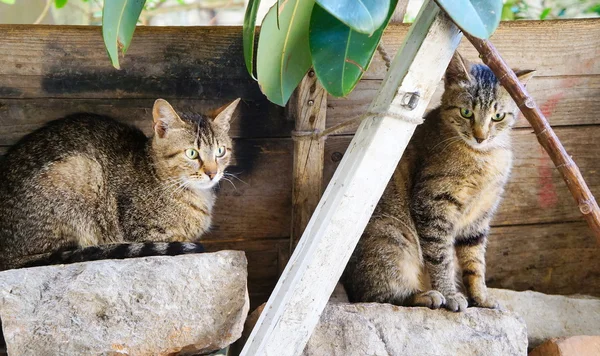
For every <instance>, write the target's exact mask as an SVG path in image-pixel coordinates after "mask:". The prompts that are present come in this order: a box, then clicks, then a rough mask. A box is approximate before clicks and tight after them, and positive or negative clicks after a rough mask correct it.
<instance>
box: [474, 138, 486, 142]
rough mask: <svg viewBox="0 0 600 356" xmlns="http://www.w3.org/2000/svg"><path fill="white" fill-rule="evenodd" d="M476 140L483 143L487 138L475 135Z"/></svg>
mask: <svg viewBox="0 0 600 356" xmlns="http://www.w3.org/2000/svg"><path fill="white" fill-rule="evenodd" d="M475 141H477V143H482V142H483V141H485V138H481V137H475Z"/></svg>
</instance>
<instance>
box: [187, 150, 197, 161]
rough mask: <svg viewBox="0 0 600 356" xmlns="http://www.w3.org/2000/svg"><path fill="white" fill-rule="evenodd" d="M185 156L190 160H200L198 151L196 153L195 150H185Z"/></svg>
mask: <svg viewBox="0 0 600 356" xmlns="http://www.w3.org/2000/svg"><path fill="white" fill-rule="evenodd" d="M185 155H186V156H187V158H189V159H196V158H198V151H196V150H195V149H193V148H188V149H187V150H185Z"/></svg>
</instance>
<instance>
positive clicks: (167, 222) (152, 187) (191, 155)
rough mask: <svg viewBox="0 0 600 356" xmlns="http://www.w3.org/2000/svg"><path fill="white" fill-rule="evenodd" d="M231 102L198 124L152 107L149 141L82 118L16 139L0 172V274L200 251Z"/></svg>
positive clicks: (223, 155)
mask: <svg viewBox="0 0 600 356" xmlns="http://www.w3.org/2000/svg"><path fill="white" fill-rule="evenodd" d="M239 100H240V99H237V100H235V101H234V102H233V103H231V104H229V105H228V106H226V107H223V108H221V109H219V110H217V111H216V112H215V115H213V117H212V118H204V117H201V116H199V115H190V116H189V117H183V116H182V117H180V116H179V115H178V114H177V113H176V112H175V110H173V108H172V107H171V106H170V105H169V103H167V102H166V101H165V100H162V99H158V100H157V101H156V102H155V104H154V108H153V111H152V114H153V117H154V135H153V137H152V138H147V137H146V136H145V135H144V134H143V133H142V132H141V131H140V130H138V129H136V128H133V127H130V126H127V125H124V124H121V123H118V122H116V121H114V120H112V119H110V118H107V117H102V116H96V115H90V114H78V115H72V116H69V117H67V118H64V119H61V120H57V121H53V122H50V123H49V124H47V125H46V126H45V127H43V128H41V129H39V130H37V131H35V132H33V133H31V134H30V135H28V136H26V137H24V138H23V139H22V140H21V141H19V142H18V143H17V144H16V145H15V146H14V147H12V148H11V149H10V150H9V151H8V153H7V154H6V156H5V157H4V159H3V161H2V166H1V167H0V201H2V204H0V256H2V257H1V259H0V270H5V269H9V268H17V267H23V266H33V265H41V264H51V263H67V262H76V261H84V260H94V259H102V258H125V257H136V256H148V255H155V254H168V255H174V254H180V253H187V252H199V251H200V250H201V248H202V246H201V245H200V244H197V243H192V242H187V241H195V240H197V239H198V238H199V237H200V236H201V235H202V234H203V233H205V232H206V231H207V230H208V229H209V227H210V224H211V215H212V209H213V204H214V202H215V193H214V192H213V189H212V188H213V187H214V186H215V184H216V183H217V182H218V181H219V179H221V177H222V176H223V172H224V170H225V168H226V167H227V165H228V164H229V161H230V159H231V155H232V147H231V146H232V141H231V139H230V138H229V136H228V131H229V120H230V118H231V116H232V114H233V112H234V111H235V109H236V107H237V105H238V103H239ZM144 242H145V243H144ZM161 242H162V243H161Z"/></svg>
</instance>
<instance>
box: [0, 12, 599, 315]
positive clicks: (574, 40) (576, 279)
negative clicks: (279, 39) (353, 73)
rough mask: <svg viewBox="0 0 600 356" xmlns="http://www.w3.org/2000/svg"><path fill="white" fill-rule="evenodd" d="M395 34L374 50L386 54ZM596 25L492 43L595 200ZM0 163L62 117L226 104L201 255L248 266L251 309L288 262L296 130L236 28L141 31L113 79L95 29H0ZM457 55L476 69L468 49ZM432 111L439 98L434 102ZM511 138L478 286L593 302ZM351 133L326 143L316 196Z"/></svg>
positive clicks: (570, 218)
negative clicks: (217, 179) (215, 195)
mask: <svg viewBox="0 0 600 356" xmlns="http://www.w3.org/2000/svg"><path fill="white" fill-rule="evenodd" d="M407 30H408V26H407V25H394V26H391V28H390V29H388V31H387V32H386V34H385V36H384V43H385V45H386V48H387V49H388V51H390V52H392V51H395V50H396V49H397V48H398V46H399V45H400V44H401V42H402V39H403V38H404V36H405V34H406V33H407ZM598 38H600V21H599V20H570V21H561V22H555V21H547V22H513V23H503V24H502V25H501V26H500V28H499V30H498V31H497V33H496V34H495V35H494V37H493V38H492V41H493V42H494V44H495V45H496V46H497V47H498V49H499V50H500V51H501V53H502V54H503V56H504V57H505V59H506V60H507V61H508V63H510V64H511V65H514V66H518V67H520V68H535V69H537V70H538V73H537V74H538V76H537V77H536V78H535V79H534V80H533V81H532V82H531V85H530V90H531V93H532V95H533V96H534V97H535V98H536V100H537V102H538V103H539V104H540V105H542V107H543V109H544V111H545V113H546V114H547V115H548V116H549V118H550V121H551V123H552V124H553V126H554V127H555V128H556V132H557V135H558V136H559V137H560V138H561V139H562V140H563V143H564V144H565V146H566V148H567V150H568V151H569V153H570V154H572V155H573V156H574V158H575V160H576V161H577V163H578V164H579V166H580V168H581V170H582V173H583V176H584V177H585V178H586V180H587V181H588V184H589V185H590V188H591V189H592V192H594V193H596V194H600V175H599V174H598V171H597V168H600V166H599V163H598V158H600V142H598V141H597V140H596V139H595V137H597V136H598V135H600V118H599V116H598V115H597V113H598V112H600V100H598V98H600V79H599V78H600V76H599V74H600V60H599V59H598V58H600V41H599V40H598ZM0 53H3V54H4V56H3V58H2V60H0V153H1V152H3V151H5V149H6V147H7V146H9V145H11V144H13V143H14V142H16V141H17V140H18V139H19V138H20V137H22V136H23V135H24V134H26V133H28V132H30V131H31V130H34V129H35V128H37V127H39V126H41V125H42V124H43V123H45V122H47V121H49V120H52V119H56V118H59V117H61V116H62V115H65V114H68V113H73V112H81V111H90V112H95V113H99V114H108V115H111V116H113V117H115V118H117V119H120V120H123V121H126V122H130V123H134V124H136V125H138V126H139V127H141V128H142V129H143V130H144V131H145V132H150V127H151V126H150V123H151V106H152V103H153V101H154V100H155V99H156V98H158V97H162V98H165V99H167V100H169V101H170V102H171V103H172V104H173V105H174V106H175V107H176V108H178V109H185V110H194V111H199V112H204V111H207V110H210V109H212V108H215V107H218V106H220V105H222V104H224V103H225V102H227V101H229V100H232V99H234V98H236V97H242V98H243V102H244V105H243V110H242V113H241V116H240V117H239V118H237V119H236V120H235V122H234V123H233V125H232V131H231V133H232V135H233V136H234V137H235V143H236V144H235V149H236V160H235V165H234V166H233V167H232V168H231V169H230V171H231V172H232V173H236V174H237V175H238V177H239V178H240V180H241V181H236V182H235V185H236V186H235V187H233V186H231V185H230V184H229V183H227V182H225V183H222V184H221V190H220V196H219V199H218V203H217V209H216V213H215V214H216V215H215V226H214V230H213V232H212V233H211V234H210V235H208V236H206V238H205V241H206V245H207V247H208V248H209V249H211V250H219V249H225V248H227V249H242V250H245V251H246V252H247V256H248V260H249V274H250V276H249V288H250V294H251V298H252V302H253V305H256V304H258V303H261V302H263V301H265V300H266V299H267V297H268V295H269V293H270V291H271V289H272V288H273V286H274V285H275V283H276V280H277V276H278V274H279V272H280V271H281V269H282V268H283V264H284V263H285V261H286V260H287V258H288V254H289V235H290V224H291V221H290V216H291V187H292V180H291V172H292V152H293V144H292V141H291V138H290V132H291V130H292V129H293V127H294V123H293V122H291V121H290V120H288V119H287V118H286V117H285V115H284V111H283V109H282V108H279V107H276V106H274V105H271V104H269V103H268V102H267V101H266V100H265V99H264V97H263V96H262V94H261V93H260V91H259V90H258V86H257V85H256V83H254V82H253V81H252V80H251V79H250V78H249V76H248V74H247V73H246V70H245V67H244V64H243V57H242V39H241V28H239V27H192V28H189V27H188V28H180V27H162V28H152V27H140V28H138V29H137V30H136V33H135V36H134V40H133V43H132V45H131V47H130V49H129V51H128V53H127V56H126V57H125V58H124V59H123V60H122V68H123V69H122V70H120V71H117V70H114V69H113V68H112V67H111V66H110V62H109V60H108V58H107V56H106V52H105V50H104V47H103V43H102V36H101V32H100V29H99V28H96V27H60V28H59V27H47V26H14V25H10V26H8V25H4V26H0ZM461 53H463V54H465V55H466V57H468V58H471V59H476V54H475V51H474V50H473V49H472V48H470V46H469V45H468V44H467V43H463V44H462V45H461ZM384 68H385V67H384V65H383V62H382V61H381V60H380V58H379V57H378V56H377V55H376V58H375V60H374V62H373V64H372V66H371V69H370V70H369V71H368V73H366V75H365V79H364V80H363V81H362V82H361V83H360V84H359V85H358V87H357V89H356V90H355V91H354V92H353V93H352V94H351V95H350V97H349V98H346V99H340V98H329V99H328V110H327V121H328V122H327V124H328V126H329V125H332V124H335V123H338V122H341V121H343V120H346V119H348V118H350V117H352V116H353V115H355V114H356V113H359V112H361V111H362V110H364V108H365V107H366V105H367V104H368V103H369V102H370V100H371V99H372V97H373V95H374V94H375V92H376V90H377V88H378V86H379V84H380V83H381V80H382V79H383V76H384V72H385V69H384ZM438 98H439V94H438ZM518 126H519V127H518V128H517V129H515V135H514V136H515V148H516V151H517V152H516V156H517V159H516V162H515V170H514V173H513V177H512V179H511V182H510V184H509V187H508V192H507V194H506V198H505V201H504V203H503V204H502V208H501V209H500V212H499V214H498V216H497V218H496V219H495V222H494V223H495V227H494V228H493V230H492V234H493V237H492V239H491V243H490V248H489V253H488V262H489V263H488V271H489V272H488V276H489V284H490V285H493V286H497V287H506V288H513V289H519V290H522V289H535V290H539V291H543V292H548V293H560V294H571V293H587V294H594V295H600V262H599V261H600V259H598V254H599V252H600V250H599V249H598V247H597V246H596V245H595V243H594V239H593V238H592V236H591V233H590V232H589V230H588V229H587V227H586V226H585V223H584V222H583V221H582V219H581V218H580V217H579V215H578V212H577V209H576V207H575V206H574V204H573V200H572V198H571V197H570V195H569V193H568V191H567V190H566V188H565V187H564V183H563V182H562V180H561V178H560V177H559V175H558V173H557V172H556V170H555V169H554V168H553V166H552V162H551V161H550V160H549V159H548V158H547V156H546V155H545V154H544V152H543V151H542V150H541V148H540V147H539V146H538V144H537V142H536V141H535V137H534V136H533V135H532V134H531V130H530V129H528V128H527V124H526V123H525V121H524V120H521V122H520V123H519V125H518ZM352 133H353V129H349V130H348V131H347V132H344V133H342V134H340V135H337V136H333V137H330V138H329V139H328V140H327V142H326V154H325V174H324V179H325V182H327V181H328V180H329V178H330V177H331V175H332V173H333V171H334V169H335V167H336V164H337V162H339V160H340V159H341V156H342V155H343V153H344V149H345V147H346V146H347V145H348V143H349V141H350V139H351V135H352Z"/></svg>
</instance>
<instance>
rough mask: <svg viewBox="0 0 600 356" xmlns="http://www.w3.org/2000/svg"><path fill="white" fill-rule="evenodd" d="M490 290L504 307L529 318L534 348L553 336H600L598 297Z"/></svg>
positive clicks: (528, 326)
mask: <svg viewBox="0 0 600 356" xmlns="http://www.w3.org/2000/svg"><path fill="white" fill-rule="evenodd" d="M489 290H490V293H491V294H492V295H493V296H495V297H496V298H497V299H498V300H499V301H500V304H502V306H503V307H504V308H506V309H508V310H511V311H514V312H516V313H517V314H519V315H520V316H521V317H522V318H523V320H525V324H527V334H528V337H529V347H530V348H534V347H536V346H538V345H540V344H541V343H543V342H544V341H545V340H547V339H550V338H560V337H568V336H576V335H600V299H598V298H592V297H566V296H561V295H547V294H542V293H538V292H532V291H527V292H514V291H510V290H505V289H492V288H490V289H489Z"/></svg>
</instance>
